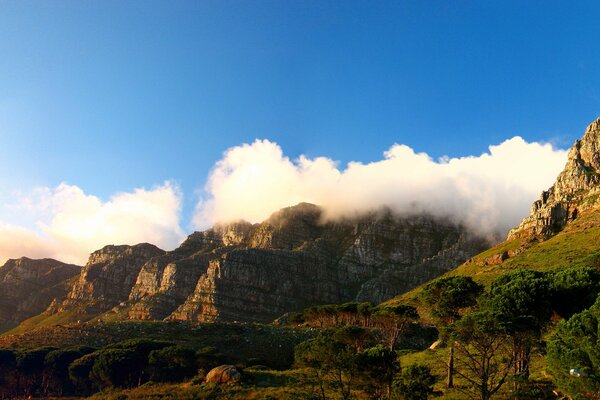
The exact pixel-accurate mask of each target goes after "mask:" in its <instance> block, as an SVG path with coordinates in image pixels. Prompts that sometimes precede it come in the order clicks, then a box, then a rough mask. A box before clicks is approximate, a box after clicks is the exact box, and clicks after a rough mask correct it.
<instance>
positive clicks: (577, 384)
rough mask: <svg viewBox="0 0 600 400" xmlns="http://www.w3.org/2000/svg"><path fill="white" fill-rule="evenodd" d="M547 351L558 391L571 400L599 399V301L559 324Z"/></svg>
mask: <svg viewBox="0 0 600 400" xmlns="http://www.w3.org/2000/svg"><path fill="white" fill-rule="evenodd" d="M547 350H548V355H547V362H548V366H549V368H550V370H551V372H552V375H553V380H554V382H555V383H556V384H557V385H558V386H559V387H560V388H561V389H563V390H564V391H565V392H566V393H568V394H569V395H570V396H571V397H573V398H574V399H594V398H598V397H599V396H598V393H600V298H599V299H598V301H597V302H596V304H594V305H593V306H592V307H591V308H590V309H589V310H585V311H583V312H581V313H579V314H575V315H573V316H572V317H571V318H570V319H569V320H566V321H565V320H563V321H561V322H560V323H559V324H558V329H557V331H556V333H555V334H554V335H553V336H552V337H551V338H550V339H549V341H548V346H547ZM572 369H575V370H576V371H574V373H573V374H572V373H571V372H570V371H571V370H572ZM594 396H596V397H594Z"/></svg>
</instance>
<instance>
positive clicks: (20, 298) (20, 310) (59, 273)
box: [0, 257, 81, 327]
mask: <svg viewBox="0 0 600 400" xmlns="http://www.w3.org/2000/svg"><path fill="white" fill-rule="evenodd" d="M80 270H81V267H80V266H77V265H71V264H65V263H62V262H60V261H56V260H52V259H49V258H46V259H42V260H32V259H29V258H25V257H23V258H19V259H17V260H8V261H7V262H6V264H4V265H3V266H2V267H0V327H10V326H12V325H16V324H17V323H19V322H21V321H23V320H25V319H27V318H30V317H33V316H34V315H37V314H39V313H41V312H42V311H44V310H45V309H46V308H47V307H48V306H49V305H50V304H51V303H52V301H53V300H54V299H56V298H61V297H63V296H64V295H65V294H66V293H67V292H68V290H69V286H68V285H67V284H66V282H65V281H67V280H69V279H70V278H73V277H75V276H76V275H77V274H78V273H79V271H80Z"/></svg>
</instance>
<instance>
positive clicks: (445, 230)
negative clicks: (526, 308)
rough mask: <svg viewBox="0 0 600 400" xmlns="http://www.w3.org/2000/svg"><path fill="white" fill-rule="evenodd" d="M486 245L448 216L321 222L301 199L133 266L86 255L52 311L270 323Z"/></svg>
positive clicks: (396, 284) (382, 289)
mask: <svg viewBox="0 0 600 400" xmlns="http://www.w3.org/2000/svg"><path fill="white" fill-rule="evenodd" d="M144 246H147V245H144ZM485 247H486V243H485V242H484V241H483V240H482V239H479V238H476V237H472V236H471V235H470V234H469V233H468V232H467V231H466V230H465V229H464V228H463V227H461V226H456V225H454V224H452V223H450V222H449V221H444V220H439V219H434V218H431V217H428V216H418V217H409V218H399V217H396V216H394V215H392V214H391V213H390V212H388V211H382V212H379V213H372V214H370V215H365V216H362V217H359V218H355V219H352V220H345V221H337V222H324V221H322V220H321V209H320V208H319V207H317V206H315V205H312V204H306V203H303V204H299V205H297V206H294V207H289V208H285V209H283V210H281V211H279V212H277V213H275V214H273V215H272V216H271V217H270V218H269V219H268V220H266V221H264V222H263V223H261V224H255V225H252V224H249V223H246V222H238V223H233V224H226V225H218V226H215V227H214V228H212V229H209V230H207V231H204V232H196V233H194V234H192V235H190V236H189V237H188V239H187V240H186V241H185V242H184V243H183V244H182V245H181V246H180V247H179V248H177V249H175V250H174V251H171V252H166V253H162V252H160V251H159V250H155V251H156V252H157V254H154V255H153V254H152V253H153V252H149V253H144V257H141V258H138V259H135V260H134V261H133V262H131V263H127V262H126V263H123V262H122V261H117V258H119V257H121V256H120V255H118V254H121V253H118V254H115V255H112V256H110V257H108V258H107V260H104V259H103V258H102V259H101V260H100V261H98V260H96V258H98V256H94V255H92V258H91V259H90V262H88V265H86V267H85V268H84V269H83V271H82V274H81V277H80V279H79V281H78V283H77V285H75V287H74V288H73V290H72V291H71V293H70V294H69V298H68V300H67V301H65V302H64V303H63V306H62V307H60V308H58V309H56V310H54V312H64V311H66V310H68V309H69V307H75V306H76V305H77V304H81V303H82V302H83V303H85V304H87V307H88V308H87V311H88V312H89V311H90V307H92V306H93V308H95V309H96V311H103V310H107V309H109V308H111V307H112V310H111V311H110V312H108V313H106V314H105V317H107V318H130V319H174V320H193V321H217V320H228V321H232V320H239V321H270V320H272V319H274V318H276V317H278V316H280V315H281V314H283V313H285V312H289V311H294V310H300V309H302V308H304V307H307V306H309V305H313V304H323V303H340V302H345V301H350V300H360V301H366V300H369V301H373V302H380V301H383V300H385V299H387V298H390V297H392V296H394V295H396V294H398V293H402V292H404V291H407V290H409V289H411V288H413V287H414V286H415V285H418V284H420V283H423V282H425V281H427V280H429V279H431V278H433V277H435V276H438V275H440V274H442V273H444V272H446V271H448V270H450V269H452V268H454V267H455V266H457V265H459V264H460V263H462V262H463V261H465V260H466V259H468V258H469V257H470V256H472V255H473V254H475V253H477V252H479V251H481V250H482V249H484V248H485ZM103 250H105V249H103ZM101 252H102V254H104V253H105V252H106V251H104V252H103V251H101ZM94 254H96V253H94ZM111 254H112V253H111ZM145 257H147V259H144V258H145ZM96 270H98V271H101V272H94V271H96ZM114 271H118V272H114ZM134 275H135V279H134V278H133V277H134ZM114 282H118V284H114V285H113V283H114ZM121 282H123V283H124V284H121ZM125 282H126V284H125ZM126 292H127V296H125V293H126Z"/></svg>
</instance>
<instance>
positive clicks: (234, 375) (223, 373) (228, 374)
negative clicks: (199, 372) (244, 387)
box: [205, 365, 242, 384]
mask: <svg viewBox="0 0 600 400" xmlns="http://www.w3.org/2000/svg"><path fill="white" fill-rule="evenodd" d="M241 378H242V374H241V373H240V371H238V369H237V368H236V367H235V366H233V365H220V366H218V367H215V368H213V369H211V370H210V371H209V372H208V374H206V379H205V380H206V382H212V383H218V384H228V383H235V382H239V381H240V379H241Z"/></svg>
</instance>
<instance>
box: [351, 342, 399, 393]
mask: <svg viewBox="0 0 600 400" xmlns="http://www.w3.org/2000/svg"><path fill="white" fill-rule="evenodd" d="M397 358H398V357H397V355H396V352H394V351H391V350H390V349H388V348H387V347H385V346H382V345H377V346H375V347H370V348H368V349H365V350H363V351H361V352H360V353H358V354H357V357H356V365H357V366H358V370H359V372H360V373H361V377H362V380H363V382H364V385H363V387H364V388H365V390H366V391H367V392H369V393H370V394H371V395H372V396H373V398H375V399H383V398H384V397H386V396H387V397H389V396H390V394H391V387H392V380H393V378H394V375H395V374H396V372H398V369H399V365H398V362H397Z"/></svg>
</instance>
